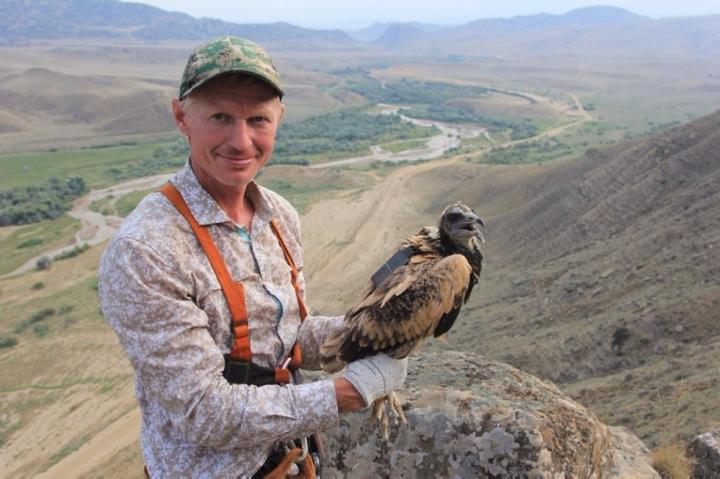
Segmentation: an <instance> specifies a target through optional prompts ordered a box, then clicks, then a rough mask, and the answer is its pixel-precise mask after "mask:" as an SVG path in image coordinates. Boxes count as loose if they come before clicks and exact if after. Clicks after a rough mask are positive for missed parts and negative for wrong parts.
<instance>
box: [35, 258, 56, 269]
mask: <svg viewBox="0 0 720 479" xmlns="http://www.w3.org/2000/svg"><path fill="white" fill-rule="evenodd" d="M51 266H52V260H51V259H50V258H48V257H47V256H40V257H39V258H38V260H37V261H36V262H35V268H36V269H37V270H38V271H44V270H47V269H50V267H51Z"/></svg>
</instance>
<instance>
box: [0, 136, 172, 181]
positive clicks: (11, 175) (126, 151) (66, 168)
mask: <svg viewBox="0 0 720 479" xmlns="http://www.w3.org/2000/svg"><path fill="white" fill-rule="evenodd" d="M170 143H172V142H163V143H145V144H139V145H119V146H108V147H103V148H82V149H77V150H59V151H47V152H34V153H14V154H5V155H0V190H2V189H8V188H12V187H15V186H30V185H35V184H38V183H43V182H44V181H46V180H48V179H49V178H51V177H53V176H55V177H58V178H61V179H63V178H67V177H69V176H82V177H83V178H84V179H85V181H86V182H87V185H88V187H89V188H102V187H106V186H110V185H111V184H113V183H114V180H113V179H112V178H111V177H109V176H108V175H107V174H106V173H105V172H106V171H107V170H108V169H110V168H112V167H116V166H118V165H122V164H124V163H126V162H128V161H132V160H138V159H140V158H143V157H145V156H147V155H150V154H152V153H153V151H154V150H155V149H156V148H158V147H160V146H164V145H167V144H170Z"/></svg>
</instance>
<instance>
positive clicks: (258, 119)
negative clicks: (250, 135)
mask: <svg viewBox="0 0 720 479" xmlns="http://www.w3.org/2000/svg"><path fill="white" fill-rule="evenodd" d="M250 121H251V122H253V123H265V122H266V121H268V118H267V117H266V116H262V115H258V116H253V117H250Z"/></svg>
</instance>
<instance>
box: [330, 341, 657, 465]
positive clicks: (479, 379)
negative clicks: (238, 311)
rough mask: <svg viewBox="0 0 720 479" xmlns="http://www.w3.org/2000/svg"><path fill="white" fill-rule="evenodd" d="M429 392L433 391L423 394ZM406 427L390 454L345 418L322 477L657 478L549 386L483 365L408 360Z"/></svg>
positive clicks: (616, 431) (638, 448)
mask: <svg viewBox="0 0 720 479" xmlns="http://www.w3.org/2000/svg"><path fill="white" fill-rule="evenodd" d="M427 385H432V386H427ZM403 400H404V409H405V410H406V411H405V413H406V416H407V419H408V427H407V428H404V427H399V426H394V427H393V428H392V433H391V438H390V443H389V444H384V442H383V441H382V439H381V438H380V437H379V436H378V435H377V434H376V433H375V431H373V429H372V427H371V424H370V423H369V421H368V413H367V412H363V413H356V414H351V415H346V416H343V417H342V419H341V422H340V427H338V428H337V429H336V430H334V431H332V432H331V433H330V435H329V436H328V437H327V439H328V440H327V446H328V447H327V449H328V451H330V452H329V454H328V456H329V457H328V458H327V461H326V464H325V468H324V471H323V477H348V478H366V477H392V478H436V477H447V478H500V477H502V478H506V477H511V478H512V477H517V478H525V477H527V478H568V477H573V478H626V477H633V478H636V479H641V478H659V477H660V476H659V475H658V474H657V473H656V472H655V471H654V469H652V467H651V466H650V463H649V458H648V451H647V449H646V448H645V446H644V445H643V444H642V442H640V440H639V439H637V438H636V437H634V436H633V435H632V434H630V433H629V432H627V431H626V430H625V429H623V428H615V427H608V426H606V425H605V424H603V423H601V422H600V421H599V420H598V419H597V418H596V417H595V415H594V414H593V413H592V412H590V411H589V410H587V409H585V408H584V407H583V406H581V405H579V404H577V403H575V402H573V401H572V400H571V399H569V398H567V397H565V396H564V395H563V394H562V393H561V392H560V390H559V389H557V387H555V386H554V385H552V384H550V383H547V382H544V381H541V380H539V379H537V378H535V377H533V376H531V375H529V374H526V373H523V372H522V371H519V370H517V369H515V368H513V367H511V366H509V365H507V364H503V363H499V362H495V361H491V360H488V359H485V358H483V357H481V356H478V355H474V354H468V353H461V352H450V351H448V352H445V353H442V354H430V353H427V354H421V355H418V356H414V357H413V358H412V359H411V366H410V372H409V376H408V383H407V387H406V390H405V391H404V394H403Z"/></svg>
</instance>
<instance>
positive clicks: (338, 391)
mask: <svg viewBox="0 0 720 479" xmlns="http://www.w3.org/2000/svg"><path fill="white" fill-rule="evenodd" d="M333 381H334V383H335V398H336V400H337V405H338V411H340V412H352V411H359V410H360V409H364V408H365V400H364V399H363V397H362V396H361V395H360V393H359V392H358V390H357V389H356V388H355V386H353V384H352V383H351V382H350V381H348V380H347V379H345V378H337V379H334V380H333Z"/></svg>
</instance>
